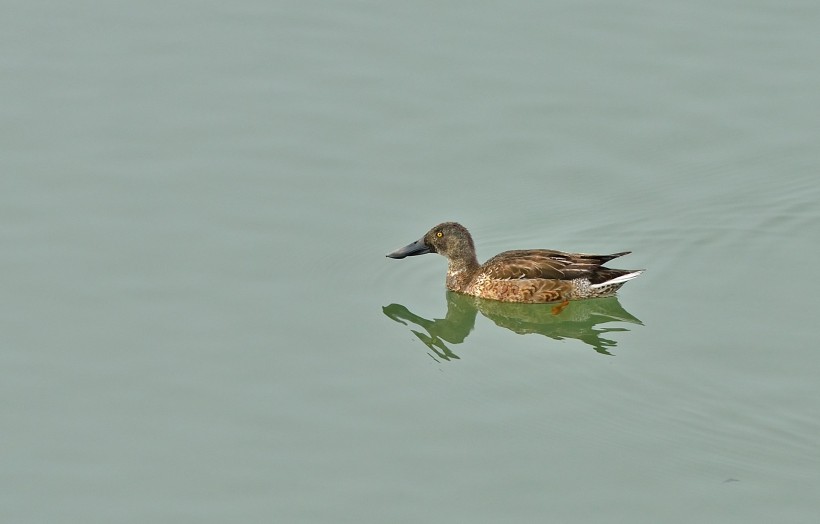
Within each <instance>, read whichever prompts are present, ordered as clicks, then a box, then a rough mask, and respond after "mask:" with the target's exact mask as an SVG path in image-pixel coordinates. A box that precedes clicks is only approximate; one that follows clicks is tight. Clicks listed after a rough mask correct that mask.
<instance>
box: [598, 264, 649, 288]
mask: <svg viewBox="0 0 820 524" xmlns="http://www.w3.org/2000/svg"><path fill="white" fill-rule="evenodd" d="M644 271H646V270H645V269H636V270H633V269H609V268H606V269H603V268H602V271H599V275H600V276H601V277H603V280H600V281H599V282H598V283H596V284H592V285H590V286H589V288H590V289H602V288H606V287H609V286H618V287H621V286H622V285H623V284H624V282H628V281H630V280H632V279H633V278H636V277H638V276H640V274H641V273H643V272H644ZM616 289H617V288H616Z"/></svg>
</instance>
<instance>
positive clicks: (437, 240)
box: [387, 222, 644, 303]
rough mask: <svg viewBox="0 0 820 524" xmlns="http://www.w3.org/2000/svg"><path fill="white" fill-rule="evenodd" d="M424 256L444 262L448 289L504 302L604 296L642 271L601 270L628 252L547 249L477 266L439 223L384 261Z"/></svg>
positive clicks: (452, 231) (467, 246)
mask: <svg viewBox="0 0 820 524" xmlns="http://www.w3.org/2000/svg"><path fill="white" fill-rule="evenodd" d="M426 253H439V254H441V255H444V256H445V257H447V261H448V263H449V265H448V267H447V288H448V289H451V290H453V291H456V292H459V293H464V294H467V295H473V296H476V297H481V298H489V299H494V300H501V301H504V302H528V303H544V302H567V301H569V300H576V299H581V298H593V297H606V296H610V295H614V294H615V292H616V291H617V290H618V289H619V288H620V287H621V286H623V285H624V283H625V282H627V281H628V280H632V279H633V278H635V277H637V276H638V275H640V274H641V273H643V272H644V270H643V269H638V270H635V269H610V268H606V267H603V265H604V264H605V263H606V262H609V261H610V260H612V259H613V258H616V257H620V256H623V255H626V254H629V253H630V251H624V252H622V253H614V254H612V255H590V254H586V253H564V252H562V251H553V250H550V249H527V250H515V251H505V252H503V253H500V254H498V255H496V256H494V257H493V258H491V259H489V260H488V261H486V262H484V263H483V264H479V263H478V259H476V255H475V244H473V238H472V236H470V232H469V231H467V228H465V227H464V226H462V225H461V224H458V223H456V222H444V223H443V224H439V225H437V226H436V227H434V228H433V229H431V230H430V231H428V232H427V234H426V235H424V236H423V237H422V238H420V239H419V240H417V241H416V242H413V243H412V244H409V245H407V246H405V247H403V248H400V249H397V250H396V251H393V252H392V253H390V254H388V255H387V256H388V257H390V258H404V257H411V256H415V255H424V254H426Z"/></svg>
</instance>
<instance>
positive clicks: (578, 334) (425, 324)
mask: <svg viewBox="0 0 820 524" xmlns="http://www.w3.org/2000/svg"><path fill="white" fill-rule="evenodd" d="M382 309H383V311H384V314H385V315H387V316H388V317H390V318H391V319H393V320H395V321H396V322H399V323H401V324H404V325H408V324H415V325H416V326H418V327H420V328H421V329H422V330H423V331H421V330H417V329H412V328H411V329H410V331H412V332H413V334H415V335H416V336H417V337H418V338H419V339H420V340H421V341H422V342H424V344H425V345H426V346H427V347H428V348H430V349H431V350H432V351H433V352H434V353H435V354H436V356H438V357H439V358H441V359H443V360H454V359H458V358H459V357H458V355H456V354H455V353H454V352H453V351H452V350H451V349H450V348H449V347H448V346H447V343H449V344H451V345H454V344H461V343H462V342H464V340H465V339H466V338H467V335H469V334H470V331H472V330H473V327H474V326H475V317H476V313H478V312H479V311H480V312H481V314H482V315H484V316H485V317H487V318H489V319H490V320H492V321H493V322H495V323H496V325H498V326H500V327H504V328H507V329H509V330H510V331H514V332H515V333H518V334H520V335H524V334H529V333H537V334H540V335H544V336H546V337H549V338H552V339H554V340H564V339H572V338H574V339H577V340H580V341H581V342H584V343H585V344H588V345H589V346H591V347H592V348H593V349H594V350H595V351H597V352H598V353H601V354H603V355H611V353H610V352H609V350H610V349H611V348H614V347H615V346H616V345H617V342H615V341H614V340H611V339H608V338H605V337H604V336H603V335H606V334H609V333H614V332H618V331H629V329H627V328H626V327H614V326H609V327H604V326H603V324H607V323H609V322H626V323H630V324H639V325H643V323H642V322H641V321H640V320H639V319H638V318H636V317H635V316H633V315H632V314H630V313H629V312H627V311H626V310H625V309H624V308H623V306H621V303H620V302H618V297H617V296H612V297H607V298H591V299H587V300H576V301H572V302H569V303H568V304H567V305H566V306H562V307H561V308H553V305H552V304H518V303H510V302H499V301H497V300H486V299H481V298H477V297H471V296H468V295H462V294H460V293H454V292H452V291H448V292H447V315H446V316H445V317H444V318H438V319H434V320H429V319H426V318H424V317H421V316H419V315H416V314H415V313H413V312H412V311H410V310H409V309H407V308H406V307H405V306H403V305H401V304H390V305H389V306H384V307H383V308H382ZM434 358H435V357H434Z"/></svg>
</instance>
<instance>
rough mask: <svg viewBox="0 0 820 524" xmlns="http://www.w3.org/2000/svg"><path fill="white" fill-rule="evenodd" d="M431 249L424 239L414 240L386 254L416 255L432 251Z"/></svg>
mask: <svg viewBox="0 0 820 524" xmlns="http://www.w3.org/2000/svg"><path fill="white" fill-rule="evenodd" d="M432 252H433V250H431V249H430V247H429V246H427V245H426V244H425V243H424V239H423V238H422V239H420V240H416V241H415V242H413V243H412V244H409V245H406V246H404V247H403V248H400V249H397V250H395V251H393V252H392V253H388V254H387V256H388V257H389V258H404V257H414V256H416V255H426V254H427V253H432Z"/></svg>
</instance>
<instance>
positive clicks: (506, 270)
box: [481, 249, 629, 280]
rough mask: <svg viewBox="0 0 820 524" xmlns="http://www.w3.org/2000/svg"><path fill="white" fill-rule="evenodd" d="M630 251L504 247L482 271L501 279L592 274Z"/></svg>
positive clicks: (570, 278) (562, 278) (485, 264)
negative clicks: (600, 252)
mask: <svg viewBox="0 0 820 524" xmlns="http://www.w3.org/2000/svg"><path fill="white" fill-rule="evenodd" d="M628 253H629V251H624V252H622V253H614V254H612V255H591V254H587V253H564V252H563V251H553V250H550V249H525V250H516V251H505V252H504V253H500V254H498V255H496V256H494V257H493V258H491V259H490V260H488V261H487V262H485V263H484V264H483V265H482V267H481V272H482V273H483V274H486V275H488V276H489V277H490V278H493V279H499V280H514V279H533V278H540V279H550V280H572V279H575V278H581V277H589V276H590V275H592V274H593V273H594V272H595V270H597V269H598V268H599V267H601V265H603V264H604V263H606V262H608V261H609V260H612V259H613V258H616V257H620V256H623V255H626V254H628Z"/></svg>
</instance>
